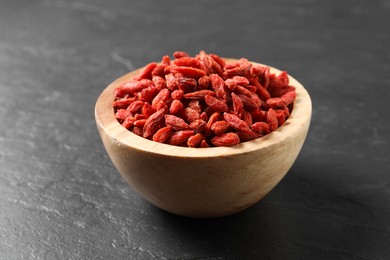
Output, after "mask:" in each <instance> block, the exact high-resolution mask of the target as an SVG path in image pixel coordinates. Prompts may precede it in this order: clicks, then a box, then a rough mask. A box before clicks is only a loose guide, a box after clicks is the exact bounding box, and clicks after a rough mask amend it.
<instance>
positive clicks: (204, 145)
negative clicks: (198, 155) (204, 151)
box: [199, 139, 210, 148]
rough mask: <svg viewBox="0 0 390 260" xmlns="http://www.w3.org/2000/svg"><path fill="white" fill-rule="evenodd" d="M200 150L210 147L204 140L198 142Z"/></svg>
mask: <svg viewBox="0 0 390 260" xmlns="http://www.w3.org/2000/svg"><path fill="white" fill-rule="evenodd" d="M199 147H200V148H207V147H210V145H209V144H208V143H207V141H206V140H205V139H204V140H202V142H200V145H199Z"/></svg>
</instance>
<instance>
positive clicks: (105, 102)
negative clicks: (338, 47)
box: [95, 58, 312, 158]
mask: <svg viewBox="0 0 390 260" xmlns="http://www.w3.org/2000/svg"><path fill="white" fill-rule="evenodd" d="M224 60H225V61H228V62H232V61H238V59H231V58H224ZM250 62H251V63H252V64H254V65H261V66H267V67H269V68H270V72H271V73H275V74H279V73H280V72H281V70H279V69H277V68H274V67H272V66H269V65H266V64H262V63H258V62H253V61H250ZM141 69H142V68H139V69H136V70H133V71H131V72H129V73H127V74H125V75H123V76H121V77H119V78H117V79H116V80H114V81H113V82H112V83H110V84H109V85H108V86H107V87H106V88H105V89H104V90H103V91H102V92H101V94H100V95H99V97H98V99H97V101H96V104H95V120H96V124H97V127H98V129H99V131H104V132H105V133H106V135H107V136H108V137H109V138H110V139H111V141H112V142H115V143H117V144H119V145H121V146H125V147H127V148H130V149H133V150H138V151H140V152H144V153H153V154H158V155H161V156H174V157H185V158H210V157H224V156H230V155H238V154H245V153H250V152H253V151H255V150H261V149H271V147H272V146H275V145H277V144H280V143H283V142H284V141H285V140H287V139H290V138H295V137H297V136H298V135H299V134H300V133H301V132H302V130H307V129H308V127H309V125H310V120H311V113H312V103H311V98H310V95H309V93H308V92H307V90H306V89H305V88H304V87H303V86H302V84H301V83H300V82H298V81H297V80H296V79H295V78H294V77H292V76H291V75H289V74H288V77H289V85H291V86H294V87H295V88H296V90H295V91H296V94H297V95H296V99H295V101H294V107H293V109H292V112H291V114H290V116H289V118H288V119H287V120H286V122H285V123H284V124H283V125H282V126H280V127H278V128H277V129H276V130H275V131H273V132H271V133H269V134H267V135H265V136H262V137H260V138H257V139H254V140H251V141H246V142H242V143H239V144H237V145H233V146H230V147H208V148H192V147H181V146H174V145H169V144H164V143H158V142H155V141H152V140H148V139H146V138H143V137H140V136H138V135H136V134H134V133H133V132H131V131H129V130H128V129H126V128H125V127H123V126H122V125H121V124H120V123H119V122H118V120H117V119H116V118H115V114H114V109H113V106H112V103H113V102H114V94H113V92H114V89H115V88H117V87H118V86H119V85H121V84H123V83H124V82H126V81H128V80H130V79H131V78H132V77H134V76H135V75H136V74H137V73H138V72H139V71H140V70H141Z"/></svg>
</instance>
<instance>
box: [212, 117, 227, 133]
mask: <svg viewBox="0 0 390 260" xmlns="http://www.w3.org/2000/svg"><path fill="white" fill-rule="evenodd" d="M229 128H230V124H229V123H228V122H226V121H224V120H221V121H217V122H215V123H214V124H212V125H211V130H212V131H213V132H214V134H216V135H219V134H222V133H225V132H227V131H228V130H229Z"/></svg>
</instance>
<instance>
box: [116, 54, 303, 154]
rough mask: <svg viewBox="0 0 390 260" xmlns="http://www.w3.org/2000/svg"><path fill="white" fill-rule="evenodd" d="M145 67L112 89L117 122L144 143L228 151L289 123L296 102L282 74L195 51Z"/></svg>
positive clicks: (292, 89) (265, 67) (247, 63)
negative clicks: (144, 140) (233, 146)
mask: <svg viewBox="0 0 390 260" xmlns="http://www.w3.org/2000/svg"><path fill="white" fill-rule="evenodd" d="M173 56H174V59H172V60H171V58H170V57H169V56H164V57H163V58H162V60H161V62H158V63H157V62H152V63H149V64H148V65H147V66H145V67H144V68H143V69H142V70H141V71H140V73H139V74H138V75H137V76H136V77H134V78H133V79H132V80H130V81H128V82H126V83H124V84H122V85H121V86H119V87H118V88H116V89H115V91H114V94H115V101H114V103H113V106H114V111H115V116H116V118H117V119H118V121H119V122H120V123H121V124H122V125H123V126H124V127H125V128H127V129H129V130H130V131H132V132H133V133H135V134H137V135H139V136H142V137H144V138H147V139H150V140H153V141H156V142H160V143H166V144H171V145H178V146H188V147H210V146H232V145H235V144H238V143H240V142H245V141H249V140H253V139H255V138H258V137H261V136H264V135H266V134H268V133H270V132H272V131H274V130H275V129H277V128H278V127H279V126H281V125H282V124H283V123H284V122H285V121H286V119H287V118H288V117H289V115H290V112H291V109H292V105H293V102H294V100H295V98H296V93H295V88H294V87H293V86H290V85H289V79H288V75H287V73H286V72H285V71H283V72H281V73H280V74H279V75H275V74H272V73H270V68H269V67H267V66H260V65H254V64H252V63H251V62H249V61H248V60H247V59H244V58H241V59H240V60H239V61H235V62H226V61H224V60H223V59H221V58H220V57H219V56H217V55H215V54H207V53H206V52H204V51H200V52H199V54H198V55H196V56H195V57H190V55H188V54H187V53H186V52H183V51H177V52H175V53H174V54H173Z"/></svg>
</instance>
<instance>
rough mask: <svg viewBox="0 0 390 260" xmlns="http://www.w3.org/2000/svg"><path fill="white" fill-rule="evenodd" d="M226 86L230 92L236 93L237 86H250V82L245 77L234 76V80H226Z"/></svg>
mask: <svg viewBox="0 0 390 260" xmlns="http://www.w3.org/2000/svg"><path fill="white" fill-rule="evenodd" d="M225 84H226V86H227V87H228V88H229V89H230V91H234V90H235V89H236V87H237V86H242V87H243V86H246V85H248V84H249V80H248V79H247V78H245V77H241V76H234V77H232V78H229V79H226V80H225Z"/></svg>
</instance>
